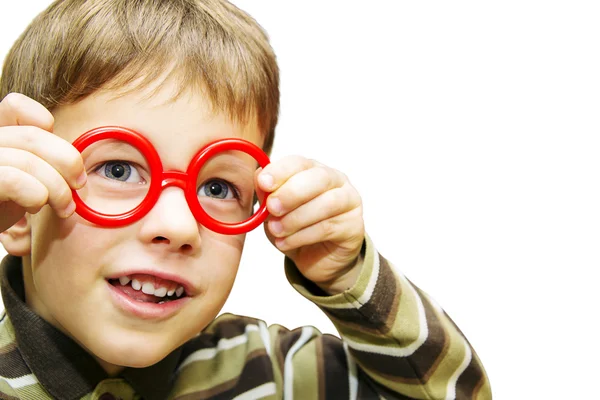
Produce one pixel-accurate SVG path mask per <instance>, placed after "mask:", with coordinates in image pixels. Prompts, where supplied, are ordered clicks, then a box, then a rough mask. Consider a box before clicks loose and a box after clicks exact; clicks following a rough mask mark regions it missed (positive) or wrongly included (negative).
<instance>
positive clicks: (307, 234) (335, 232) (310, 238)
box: [274, 207, 364, 251]
mask: <svg viewBox="0 0 600 400" xmlns="http://www.w3.org/2000/svg"><path fill="white" fill-rule="evenodd" d="M363 235H364V234H363V227H362V207H359V208H354V209H352V210H350V211H348V212H346V213H344V214H340V215H337V216H335V217H333V218H328V219H326V220H323V221H321V222H318V223H316V224H313V225H311V226H308V227H306V228H304V229H302V230H300V231H298V232H296V233H294V234H292V235H290V236H286V237H284V238H275V239H274V243H275V246H277V248H278V249H279V250H281V251H291V250H295V249H297V248H300V247H304V246H309V245H312V244H317V243H323V242H330V241H331V242H335V243H341V242H351V241H359V240H362V236H363Z"/></svg>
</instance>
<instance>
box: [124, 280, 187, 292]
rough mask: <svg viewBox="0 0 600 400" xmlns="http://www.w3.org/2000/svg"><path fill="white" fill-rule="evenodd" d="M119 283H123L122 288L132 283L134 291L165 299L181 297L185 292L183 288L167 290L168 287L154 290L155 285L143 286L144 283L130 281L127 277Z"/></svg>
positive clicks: (145, 284) (146, 284)
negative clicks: (167, 297)
mask: <svg viewBox="0 0 600 400" xmlns="http://www.w3.org/2000/svg"><path fill="white" fill-rule="evenodd" d="M119 282H120V283H121V285H122V286H125V285H127V284H128V283H129V282H131V287H132V288H133V290H141V291H142V292H143V293H145V294H151V295H154V296H156V297H165V296H169V297H170V296H173V295H177V297H181V296H182V295H183V292H184V289H183V286H178V287H177V289H171V290H169V289H167V288H166V287H159V288H154V285H153V284H152V283H150V282H146V283H144V284H142V282H140V281H139V280H137V279H130V278H129V277H127V276H122V277H120V278H119Z"/></svg>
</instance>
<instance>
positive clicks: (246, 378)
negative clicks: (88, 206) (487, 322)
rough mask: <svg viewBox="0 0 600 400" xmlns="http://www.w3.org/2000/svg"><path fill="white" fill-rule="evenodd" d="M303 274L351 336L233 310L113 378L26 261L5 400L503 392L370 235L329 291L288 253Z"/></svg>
mask: <svg viewBox="0 0 600 400" xmlns="http://www.w3.org/2000/svg"><path fill="white" fill-rule="evenodd" d="M285 264H286V265H285V267H286V273H287V276H288V279H289V280H290V282H291V283H292V285H293V286H294V287H295V288H296V290H297V291H298V292H300V293H301V294H302V295H303V296H305V297H306V298H308V299H309V300H311V301H313V302H314V303H315V304H316V305H317V306H318V307H320V308H321V309H322V310H323V311H324V312H325V313H326V314H327V315H328V316H329V318H331V320H332V322H333V323H334V325H335V326H336V328H337V329H338V331H339V332H340V335H341V337H342V340H340V338H338V337H335V336H333V335H327V334H321V333H320V332H319V331H318V330H317V329H315V328H313V327H302V328H298V329H294V330H288V329H286V328H284V327H282V326H280V325H271V326H267V325H266V324H265V323H264V322H263V321H260V320H257V319H252V318H247V317H241V316H235V315H231V314H224V315H221V316H219V317H218V318H216V319H215V320H214V321H213V322H212V323H211V324H210V325H209V326H208V327H207V328H206V329H204V331H203V332H202V333H201V334H200V335H198V336H197V337H195V338H194V339H192V340H190V341H189V342H187V343H186V344H185V345H183V346H181V347H180V348H178V349H177V350H175V351H174V352H172V353H171V354H169V355H168V356H167V357H165V358H164V359H163V360H161V361H160V362H158V363H157V364H154V365H152V366H150V367H147V368H125V369H124V370H123V372H122V373H121V374H120V375H119V376H117V377H109V376H108V375H107V374H106V372H105V371H104V370H103V369H102V368H101V367H100V366H99V364H98V363H97V362H96V361H95V360H94V358H93V357H92V356H91V355H90V354H88V353H87V352H86V351H85V350H83V349H82V348H81V347H80V346H79V345H77V344H76V343H75V342H74V341H73V340H72V339H70V338H69V337H67V336H66V335H64V334H62V333H61V332H60V331H58V330H57V329H56V328H54V327H53V326H52V325H50V324H49V323H47V322H46V321H44V320H43V319H42V318H40V317H39V316H38V315H37V314H35V313H34V312H33V311H32V310H31V309H29V308H28V307H27V305H26V304H25V303H24V288H23V278H22V271H21V260H20V258H18V257H13V256H7V257H6V258H5V259H4V261H3V262H2V273H1V276H0V284H1V289H2V296H3V300H4V305H5V308H6V311H5V312H6V314H4V315H3V316H2V319H1V321H0V398H2V399H35V400H39V399H86V400H87V399H89V400H91V399H105V400H107V399H123V400H130V399H131V400H133V399H146V400H162V399H180V400H183V399H237V400H242V399H262V398H265V399H282V398H283V399H286V400H291V399H300V400H305V399H309V400H310V399H478V400H483V399H491V389H490V385H489V381H488V379H487V377H486V374H485V371H484V369H483V366H482V364H481V363H480V361H479V359H478V357H477V355H476V354H475V352H474V351H473V349H472V348H471V346H470V345H469V343H468V341H467V340H466V339H465V338H464V336H463V335H462V334H461V332H460V331H459V329H458V328H457V327H456V326H455V325H454V323H453V322H452V320H451V319H450V318H449V317H448V316H447V315H446V314H445V313H444V311H443V310H442V309H441V308H440V307H439V306H438V305H436V303H435V302H434V301H432V300H431V299H430V298H429V297H428V296H427V295H426V294H425V293H424V292H423V291H421V290H420V289H418V288H417V287H416V286H414V285H413V284H411V282H410V281H408V280H407V279H406V277H404V276H403V275H402V274H401V273H399V272H398V271H396V270H395V269H394V268H393V267H392V266H391V264H390V263H389V262H388V261H387V260H386V259H385V258H383V257H382V256H380V255H379V254H378V253H377V251H376V250H375V248H374V247H373V244H372V242H371V241H370V239H369V238H367V239H366V241H365V245H364V247H363V266H362V271H361V274H360V276H359V278H358V281H357V283H356V284H355V285H354V287H352V288H351V289H349V290H347V291H346V292H344V293H341V294H338V295H335V296H325V295H324V294H323V293H322V292H320V291H319V290H318V289H317V288H316V286H315V285H314V284H312V283H311V282H309V281H307V280H306V279H304V278H303V277H302V275H301V274H300V273H299V272H298V270H297V269H296V267H295V266H294V265H293V263H292V262H291V261H290V260H287V259H286V262H285Z"/></svg>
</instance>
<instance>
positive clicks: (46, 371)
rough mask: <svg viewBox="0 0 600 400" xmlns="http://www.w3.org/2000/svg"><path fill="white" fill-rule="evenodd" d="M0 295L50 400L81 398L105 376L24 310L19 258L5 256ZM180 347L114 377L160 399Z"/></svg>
mask: <svg viewBox="0 0 600 400" xmlns="http://www.w3.org/2000/svg"><path fill="white" fill-rule="evenodd" d="M0 270H1V272H0V289H1V292H2V299H3V301H4V307H5V309H6V313H7V314H8V317H9V318H10V320H11V322H12V325H13V327H14V331H15V338H16V341H17V344H18V346H19V351H20V352H21V355H22V356H23V359H24V360H25V363H26V364H27V366H28V367H29V369H30V370H31V372H32V373H33V374H34V375H35V376H36V378H37V379H38V381H39V382H40V383H41V384H42V386H44V388H45V389H46V390H47V391H48V392H49V393H50V394H52V395H53V396H54V397H56V398H59V399H63V398H68V399H72V398H81V397H83V396H85V395H86V394H88V393H90V392H92V391H93V390H94V388H95V387H96V385H98V383H100V381H102V380H104V379H108V378H109V376H108V375H107V374H106V372H105V371H104V370H103V369H102V367H101V366H100V365H99V364H98V362H96V360H95V359H94V358H93V357H92V356H91V355H90V354H89V353H88V352H87V351H85V350H84V349H83V348H82V347H81V346H79V345H78V344H77V343H76V342H75V341H74V340H73V339H71V338H70V337H68V336H67V335H65V334H64V333H62V332H61V331H59V330H58V329H56V328H55V327H54V326H52V325H51V324H50V323H48V322H46V321H45V320H44V319H42V318H41V317H40V316H39V315H37V314H36V313H34V312H33V310H31V309H30V308H29V307H28V306H27V304H25V288H24V284H23V272H22V263H21V258H20V257H15V256H11V255H8V256H6V257H5V258H4V260H2V264H1V266H0ZM180 355H181V347H180V348H178V349H177V350H175V351H173V352H172V353H171V354H169V355H168V356H167V357H165V358H164V359H162V360H161V361H160V362H158V363H156V364H154V365H152V366H150V367H146V368H126V369H125V370H123V372H122V373H121V374H120V376H121V377H122V378H124V379H125V380H127V381H128V382H129V383H130V384H131V386H132V387H133V388H134V390H135V391H136V392H137V393H138V394H140V395H141V396H142V397H143V398H144V399H147V400H154V399H164V398H166V397H167V396H168V393H169V392H170V390H171V387H172V384H173V377H174V374H175V369H176V368H177V365H178V362H179V359H180Z"/></svg>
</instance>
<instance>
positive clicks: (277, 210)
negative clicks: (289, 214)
mask: <svg viewBox="0 0 600 400" xmlns="http://www.w3.org/2000/svg"><path fill="white" fill-rule="evenodd" d="M267 203H268V204H267V205H268V209H269V211H270V212H271V214H273V215H279V214H281V211H282V210H283V206H282V205H281V201H279V199H278V198H277V197H269V199H268V200H267Z"/></svg>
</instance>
